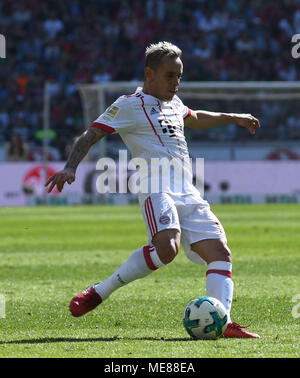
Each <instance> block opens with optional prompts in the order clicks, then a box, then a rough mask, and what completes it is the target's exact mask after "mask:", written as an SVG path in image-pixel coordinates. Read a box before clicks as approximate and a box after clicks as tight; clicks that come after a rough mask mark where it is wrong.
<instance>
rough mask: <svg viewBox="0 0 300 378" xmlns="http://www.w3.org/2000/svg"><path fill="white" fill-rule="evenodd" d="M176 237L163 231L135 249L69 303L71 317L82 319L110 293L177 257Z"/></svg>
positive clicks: (167, 231) (177, 245) (176, 233)
mask: <svg viewBox="0 0 300 378" xmlns="http://www.w3.org/2000/svg"><path fill="white" fill-rule="evenodd" d="M179 241H180V233H179V231H178V230H174V229H167V230H163V231H160V232H158V233H157V234H156V235H155V236H154V238H153V244H152V245H147V246H144V247H142V248H139V249H138V250H136V251H135V252H133V253H132V255H131V256H130V257H129V259H128V260H127V261H126V262H125V263H124V264H123V265H121V266H120V268H119V269H118V270H117V271H116V272H115V273H114V274H112V275H111V276H110V277H108V278H107V279H106V280H105V281H103V282H100V283H98V284H95V285H92V286H90V287H88V288H87V289H86V290H84V291H83V292H82V293H80V294H78V295H76V296H75V297H74V298H73V299H72V300H71V303H70V306H69V308H70V311H71V314H72V315H73V316H75V317H79V316H82V315H84V314H86V313H87V312H89V311H91V310H93V309H95V308H96V307H97V306H98V305H99V304H100V303H102V301H104V300H105V299H107V298H108V297H109V296H110V294H111V293H112V292H114V291H115V290H117V289H118V288H120V287H122V286H124V285H126V284H128V283H129V282H132V281H134V280H136V279H138V278H143V277H146V276H147V275H149V274H150V273H152V272H153V271H154V270H156V269H158V268H159V267H161V266H164V265H166V264H168V263H170V262H171V261H172V260H173V259H174V258H175V256H176V254H177V253H178V249H179Z"/></svg>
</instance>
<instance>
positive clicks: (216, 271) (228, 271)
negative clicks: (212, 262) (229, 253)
mask: <svg viewBox="0 0 300 378" xmlns="http://www.w3.org/2000/svg"><path fill="white" fill-rule="evenodd" d="M212 273H214V274H221V275H222V276H226V277H229V278H232V274H231V272H230V270H220V269H209V270H208V271H207V272H206V275H208V274H212Z"/></svg>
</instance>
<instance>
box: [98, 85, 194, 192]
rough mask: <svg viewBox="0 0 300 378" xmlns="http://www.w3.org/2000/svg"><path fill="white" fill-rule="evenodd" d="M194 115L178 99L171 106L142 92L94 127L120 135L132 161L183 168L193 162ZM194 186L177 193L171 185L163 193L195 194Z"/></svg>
mask: <svg viewBox="0 0 300 378" xmlns="http://www.w3.org/2000/svg"><path fill="white" fill-rule="evenodd" d="M190 114H191V110H190V109H189V108H188V107H187V106H185V105H184V104H183V103H182V101H181V100H180V99H179V97H178V96H174V97H173V99H172V100H171V101H168V102H167V101H160V100H159V99H158V98H156V97H153V96H151V95H148V94H145V93H143V92H142V90H139V88H138V89H137V91H136V92H135V93H134V94H132V95H129V96H127V95H124V96H121V97H119V98H118V99H117V100H116V101H115V102H114V103H113V104H112V105H111V106H109V107H108V108H107V109H106V110H105V112H104V113H103V114H101V115H100V116H99V117H98V118H97V119H96V120H95V121H94V123H93V125H92V126H93V127H98V128H100V129H102V130H105V131H106V132H108V133H110V134H112V133H115V132H117V133H119V134H120V137H121V138H122V140H123V141H124V143H125V145H126V146H127V148H128V149H129V150H130V152H131V155H132V158H142V159H145V160H146V161H147V162H148V163H149V164H151V159H154V158H158V159H162V158H167V159H168V160H169V161H170V160H172V161H176V163H177V164H178V165H181V166H183V164H184V163H183V162H184V161H185V162H187V161H189V153H188V148H187V143H186V139H185V136H184V119H185V118H187V117H188V116H189V115H190ZM185 168H186V166H185ZM189 169H190V168H189ZM149 172H150V171H149ZM153 172H154V171H151V174H149V176H151V175H153ZM172 175H173V174H172V173H171V176H172ZM172 177H173V176H172ZM185 186H186V185H185ZM190 186H191V185H187V187H186V188H185V189H184V188H181V189H179V190H177V189H176V188H175V189H174V185H172V184H170V185H167V186H166V187H164V188H163V189H160V191H166V192H168V191H170V192H176V193H178V192H183V193H186V192H188V193H191V192H194V190H195V187H193V188H191V187H190Z"/></svg>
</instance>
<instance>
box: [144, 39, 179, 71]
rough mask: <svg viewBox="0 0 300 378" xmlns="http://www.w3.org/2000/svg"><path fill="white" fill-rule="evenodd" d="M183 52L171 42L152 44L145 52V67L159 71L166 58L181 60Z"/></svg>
mask: <svg viewBox="0 0 300 378" xmlns="http://www.w3.org/2000/svg"><path fill="white" fill-rule="evenodd" d="M181 55H182V51H181V50H180V48H179V47H177V46H176V45H173V43H171V42H166V41H163V42H158V43H151V45H149V46H148V47H147V48H146V52H145V67H150V68H152V69H154V70H155V69H157V67H158V66H159V65H160V63H161V60H162V58H163V57H164V56H169V57H174V58H181Z"/></svg>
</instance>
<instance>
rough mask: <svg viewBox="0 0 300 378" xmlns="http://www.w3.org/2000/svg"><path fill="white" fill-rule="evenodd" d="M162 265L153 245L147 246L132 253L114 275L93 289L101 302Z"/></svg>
mask: <svg viewBox="0 0 300 378" xmlns="http://www.w3.org/2000/svg"><path fill="white" fill-rule="evenodd" d="M164 265H165V264H163V263H162V262H161V260H160V258H159V256H158V253H157V251H156V248H155V247H154V245H147V246H144V247H141V248H139V249H137V250H136V251H134V252H133V253H132V255H131V256H130V257H129V259H128V260H127V261H126V262H125V263H124V264H123V265H121V266H120V268H119V269H118V270H116V272H115V273H113V274H112V275H111V276H110V277H108V278H107V279H106V280H105V281H103V282H100V283H98V284H96V285H95V286H94V288H95V290H96V292H97V293H98V294H99V295H100V296H101V298H102V300H104V299H106V298H108V297H109V296H110V294H111V293H112V292H113V291H115V290H117V289H118V288H120V287H121V286H124V285H127V284H128V283H129V282H132V281H134V280H136V279H138V278H143V277H146V276H148V275H149V274H150V273H152V272H153V271H154V270H156V269H158V268H159V267H160V266H164Z"/></svg>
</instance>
